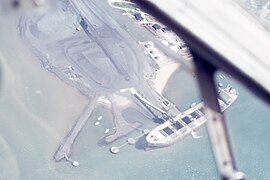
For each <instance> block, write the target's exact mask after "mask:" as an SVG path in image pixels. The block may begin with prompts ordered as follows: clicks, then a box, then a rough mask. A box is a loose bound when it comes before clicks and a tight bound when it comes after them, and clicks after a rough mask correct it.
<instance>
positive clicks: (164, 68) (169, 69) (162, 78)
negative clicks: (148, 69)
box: [152, 57, 180, 94]
mask: <svg viewBox="0 0 270 180" xmlns="http://www.w3.org/2000/svg"><path fill="white" fill-rule="evenodd" d="M179 67H180V63H178V62H175V61H173V60H171V59H168V58H165V57H164V59H163V60H162V62H161V63H160V69H159V70H158V71H157V74H156V77H155V79H153V80H152V81H153V87H154V89H155V90H156V91H157V92H158V93H160V94H162V93H163V91H164V89H165V87H166V85H167V83H168V81H169V79H170V77H171V76H172V75H173V74H174V72H175V71H176V70H177V69H178V68H179Z"/></svg>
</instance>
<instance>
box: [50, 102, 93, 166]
mask: <svg viewBox="0 0 270 180" xmlns="http://www.w3.org/2000/svg"><path fill="white" fill-rule="evenodd" d="M96 101H97V98H96V97H95V98H94V99H92V101H91V102H90V103H89V104H88V105H87V106H86V107H85V109H84V111H83V113H82V114H81V115H80V117H79V118H78V120H77V121H76V123H75V124H74V126H73V127H72V129H71V130H70V131H69V132H68V133H67V135H66V137H65V138H64V139H63V140H62V142H61V144H60V145H59V147H58V149H57V150H56V152H55V154H54V159H55V160H56V161H60V160H61V159H63V158H65V157H67V156H68V155H70V154H71V148H72V145H73V143H74V141H75V139H76V138H77V136H78V135H79V133H80V132H81V130H82V128H83V127H84V125H85V123H86V122H87V120H88V119H89V117H90V116H91V114H92V111H93V109H94V108H95V105H96Z"/></svg>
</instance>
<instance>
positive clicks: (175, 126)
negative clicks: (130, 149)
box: [146, 86, 239, 149]
mask: <svg viewBox="0 0 270 180" xmlns="http://www.w3.org/2000/svg"><path fill="white" fill-rule="evenodd" d="M238 94H239V93H238V91H237V90H236V89H234V88H231V87H229V86H228V87H226V88H220V87H219V89H218V102H219V105H220V108H221V111H225V110H226V109H227V108H228V107H229V106H230V105H231V104H232V103H233V102H234V101H235V100H236V99H237V97H238ZM205 122H206V118H205V116H204V105H203V102H201V103H199V104H197V105H196V104H195V105H194V104H193V106H192V107H191V108H190V109H188V110H186V111H185V112H183V113H181V114H179V115H177V116H175V117H173V118H170V119H169V120H167V121H165V122H164V123H163V124H161V125H159V126H157V127H156V128H154V129H153V130H151V131H150V132H149V133H148V135H147V136H146V141H147V144H148V148H147V149H149V148H162V147H166V146H170V145H172V144H174V143H177V142H178V141H180V140H181V139H183V138H184V137H186V136H187V135H189V134H191V135H194V130H196V129H198V128H199V127H201V126H202V125H204V124H205ZM195 138H196V137H195Z"/></svg>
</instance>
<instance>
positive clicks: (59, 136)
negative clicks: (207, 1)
mask: <svg viewBox="0 0 270 180" xmlns="http://www.w3.org/2000/svg"><path fill="white" fill-rule="evenodd" d="M7 26H8V24H7ZM10 26H12V23H10ZM16 27H17V28H16V33H17V34H18V35H19V38H18V39H19V40H20V41H21V43H22V45H21V47H23V48H22V49H23V50H24V51H27V52H28V54H25V55H20V54H16V55H14V56H24V57H25V58H28V59H31V58H32V59H34V60H35V61H33V62H34V63H33V62H32V61H31V62H32V64H34V65H30V63H29V64H26V65H22V66H23V67H24V66H25V68H22V69H23V70H21V71H23V73H22V74H19V75H16V73H15V74H14V75H12V73H11V72H12V70H9V71H7V72H4V73H7V74H8V76H9V78H10V79H11V81H10V82H9V83H13V84H16V86H18V87H20V88H22V89H21V90H18V91H17V92H12V93H11V94H12V97H13V98H14V101H16V102H20V101H23V102H25V103H17V104H18V107H20V108H21V109H22V111H26V112H27V113H28V118H25V119H31V122H28V121H27V120H25V122H26V123H25V122H23V121H22V124H21V126H22V127H23V126H26V124H27V123H28V124H38V126H37V127H35V126H32V125H31V126H30V127H32V128H30V129H32V130H31V131H35V134H36V135H35V136H33V134H32V133H31V134H30V133H29V137H28V138H29V139H32V138H33V139H32V140H29V141H28V140H27V138H26V139H24V138H22V139H21V142H24V144H27V147H24V146H22V148H18V152H16V154H17V155H16V156H17V157H16V156H13V153H11V152H10V151H9V148H8V146H3V147H7V148H6V149H7V150H6V152H10V154H9V153H7V154H6V157H7V158H11V159H12V161H10V163H11V165H12V166H14V167H16V168H14V172H13V173H12V172H11V171H7V173H6V176H8V177H14V178H11V179H16V178H17V177H25V178H26V179H27V178H28V177H31V172H30V171H29V170H28V169H27V170H26V168H25V166H24V165H23V164H25V163H27V164H29V166H30V167H31V169H35V168H36V167H37V166H39V167H40V168H38V171H37V172H38V173H34V174H35V175H33V178H34V177H36V175H37V176H39V177H40V175H41V176H42V174H44V175H45V174H46V177H49V179H50V177H51V178H52V179H54V178H55V177H57V178H56V179H76V178H77V179H87V177H88V179H89V177H91V178H90V179H127V178H130V179H139V177H141V178H142V177H145V178H142V179H177V178H176V177H177V174H178V173H179V171H178V170H179V169H178V170H177V169H175V168H174V166H173V165H171V162H173V160H174V159H175V161H177V162H179V163H180V164H181V161H183V162H184V161H188V162H189V163H190V164H192V163H194V164H197V163H196V161H197V160H196V157H195V156H197V158H198V156H200V157H201V158H203V159H202V161H203V162H209V163H213V164H214V160H213V158H212V155H211V150H210V148H209V147H208V145H209V140H208V138H207V137H205V136H206V130H205V128H204V125H205V122H206V118H205V111H204V105H203V101H202V99H201V97H200V94H199V90H198V87H197V85H196V79H197V78H196V73H195V72H192V71H191V70H190V69H188V68H185V67H184V66H185V65H184V64H182V63H181V62H183V61H185V62H186V63H185V64H189V63H190V64H191V63H192V61H193V59H192V54H191V52H190V50H189V47H188V46H187V45H186V43H185V42H184V41H183V39H182V38H181V37H179V36H177V35H176V34H175V33H174V32H173V31H172V30H171V29H170V28H169V27H167V26H165V25H164V24H162V23H161V22H159V21H158V20H157V19H156V18H155V17H153V16H151V15H149V14H148V13H146V12H144V11H143V10H142V9H141V8H140V7H139V6H137V5H136V4H134V3H132V2H130V1H127V0H69V1H65V0H60V1H59V2H58V3H55V7H53V8H52V9H50V10H49V11H33V12H25V13H24V14H23V15H22V16H20V17H19V18H18V24H16ZM14 31H15V30H14ZM6 32H7V33H6V34H8V30H6ZM14 41H15V40H14ZM3 49H4V48H3ZM11 54H12V53H11ZM1 58H2V57H1ZM179 58H181V59H182V61H179ZM18 62H19V61H18ZM24 63H25V62H24ZM35 63H36V64H38V65H36V66H38V68H40V70H35V68H36V66H35ZM14 64H16V63H14ZM2 66H3V67H9V65H8V63H4V61H3V62H2ZM17 66H19V64H18V65H17ZM32 66H33V68H32V69H31V67H32ZM34 66H35V67H34ZM14 67H16V66H14ZM7 69H8V68H7ZM14 71H15V70H14ZM28 71H29V73H28ZM35 71H37V72H36V74H37V75H35V78H34V79H35V81H33V82H32V81H29V82H28V81H27V83H28V85H25V86H24V85H22V84H21V83H17V82H20V81H22V82H24V81H25V79H27V78H26V77H27V76H29V77H31V76H34V75H32V74H33V72H35ZM16 78H19V79H20V80H17V81H14V82H13V79H16ZM216 79H217V90H218V102H219V105H220V108H221V110H222V111H225V110H227V108H228V110H230V109H233V108H234V107H238V106H237V103H238V99H239V96H240V95H241V94H240V93H239V92H240V90H239V88H238V87H240V89H241V86H238V84H237V83H236V82H235V81H234V80H233V79H231V76H230V75H227V74H225V73H222V72H220V73H218V74H217V75H216ZM15 82H16V83H15ZM27 83H26V84H27ZM50 83H52V84H50ZM56 84H57V85H56ZM32 87H33V88H32ZM30 91H31V92H33V94H31V95H30V94H27V93H28V92H30ZM46 92H48V93H46ZM49 92H50V93H49ZM178 92H179V94H178ZM17 93H18V94H19V95H18V96H17V95H14V94H17ZM20 93H24V95H25V97H28V96H29V99H27V98H26V99H22V96H21V95H20ZM3 94H5V93H3ZM30 96H33V97H35V98H30ZM32 99H36V100H32ZM231 105H232V106H231ZM16 108H17V107H15V108H14V109H16ZM28 109H37V110H36V111H37V112H39V113H37V114H35V113H31V112H32V111H31V110H28ZM43 112H51V114H50V115H48V113H43ZM53 112H54V113H53ZM60 113H62V114H60ZM14 116H17V117H18V116H20V115H19V114H18V115H15V114H14ZM21 117H22V119H24V117H23V116H21ZM10 119H12V117H11V118H10ZM32 119H33V120H32ZM50 119H51V120H50ZM11 126H13V125H11V124H10V127H11ZM3 127H4V126H3ZM7 127H8V126H7ZM22 131H23V130H21V131H20V130H18V131H16V133H18V134H16V133H15V134H16V138H17V139H18V137H20V133H22ZM4 132H5V131H4V130H3V133H4ZM29 132H30V131H29ZM10 138H11V139H12V137H10ZM19 139H20V138H19ZM0 142H6V141H5V140H4V138H3V139H2V138H0ZM181 143H182V145H181ZM3 144H5V143H3ZM22 144H23V143H22ZM36 146H38V147H36ZM32 147H35V148H39V149H40V150H41V152H43V151H44V152H43V153H44V154H45V155H44V154H35V153H32V152H35V151H32V150H31V148H32ZM206 147H207V148H206ZM179 149H180V150H181V152H179V151H178V150H179ZM195 149H201V150H202V152H201V153H204V156H201V154H195V155H194V158H193V159H186V158H189V157H191V156H184V154H185V153H188V151H191V152H195ZM21 152H29V153H26V154H27V155H26V156H24V155H23V154H24V153H21ZM177 153H179V157H178V158H175V157H176V154H177ZM30 154H31V155H30ZM164 154H165V155H164ZM182 155H183V156H182ZM20 156H22V157H20ZM0 157H1V155H0ZM31 157H35V159H39V158H40V159H39V160H37V162H39V163H38V164H39V165H37V164H36V163H33V161H32V160H31ZM17 158H18V159H23V160H18V162H17ZM32 163H33V165H32ZM14 164H17V165H16V166H15V165H14ZM44 164H45V165H44ZM190 164H185V165H184V164H182V166H183V167H182V168H183V169H182V171H181V169H180V173H181V176H186V175H187V174H192V178H184V179H203V178H202V177H205V176H206V177H210V176H211V177H213V178H211V179H217V178H218V176H217V174H216V170H215V167H214V166H211V167H210V166H209V167H207V166H204V165H203V163H201V164H197V165H198V167H196V168H194V167H192V165H190ZM11 165H10V166H11ZM169 166H170V168H165V167H169ZM0 167H2V166H0ZM7 167H8V166H7ZM7 167H5V168H7ZM21 167H23V168H21ZM3 168H4V167H3ZM24 168H25V169H24ZM125 169H127V170H125ZM22 171H25V172H28V173H26V174H22V173H20V172H22ZM125 171H126V172H125ZM157 171H158V172H159V173H157ZM140 173H141V176H139V174H140ZM114 174H115V176H114ZM150 175H151V176H150ZM6 176H3V177H4V178H5V177H6ZM149 177H151V178H149ZM187 177H188V176H187ZM190 177H191V176H190ZM0 179H1V175H0ZM28 179H29V178H28ZM45 179H46V178H45Z"/></svg>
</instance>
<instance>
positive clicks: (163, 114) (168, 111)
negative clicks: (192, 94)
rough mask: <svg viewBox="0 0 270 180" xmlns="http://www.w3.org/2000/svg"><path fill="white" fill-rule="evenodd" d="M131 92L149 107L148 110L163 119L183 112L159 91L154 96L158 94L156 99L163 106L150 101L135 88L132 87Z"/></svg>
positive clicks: (165, 119)
mask: <svg viewBox="0 0 270 180" xmlns="http://www.w3.org/2000/svg"><path fill="white" fill-rule="evenodd" d="M131 93H132V94H133V95H134V97H135V98H137V99H138V100H139V101H140V102H141V104H142V105H143V106H144V107H146V108H147V110H149V112H150V113H151V114H153V115H154V116H155V117H157V118H159V119H161V120H163V121H167V120H169V119H172V118H173V117H175V116H177V115H178V114H181V112H180V111H179V110H178V109H177V107H176V106H175V105H174V104H173V103H171V102H170V101H169V100H168V99H166V98H165V97H163V96H162V95H160V94H158V93H157V92H155V93H154V96H156V99H157V100H158V101H159V102H160V105H161V108H160V107H158V106H157V105H155V104H153V103H151V102H150V101H148V100H147V99H146V98H144V97H143V96H142V95H141V94H140V93H138V92H137V91H136V90H135V89H131Z"/></svg>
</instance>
